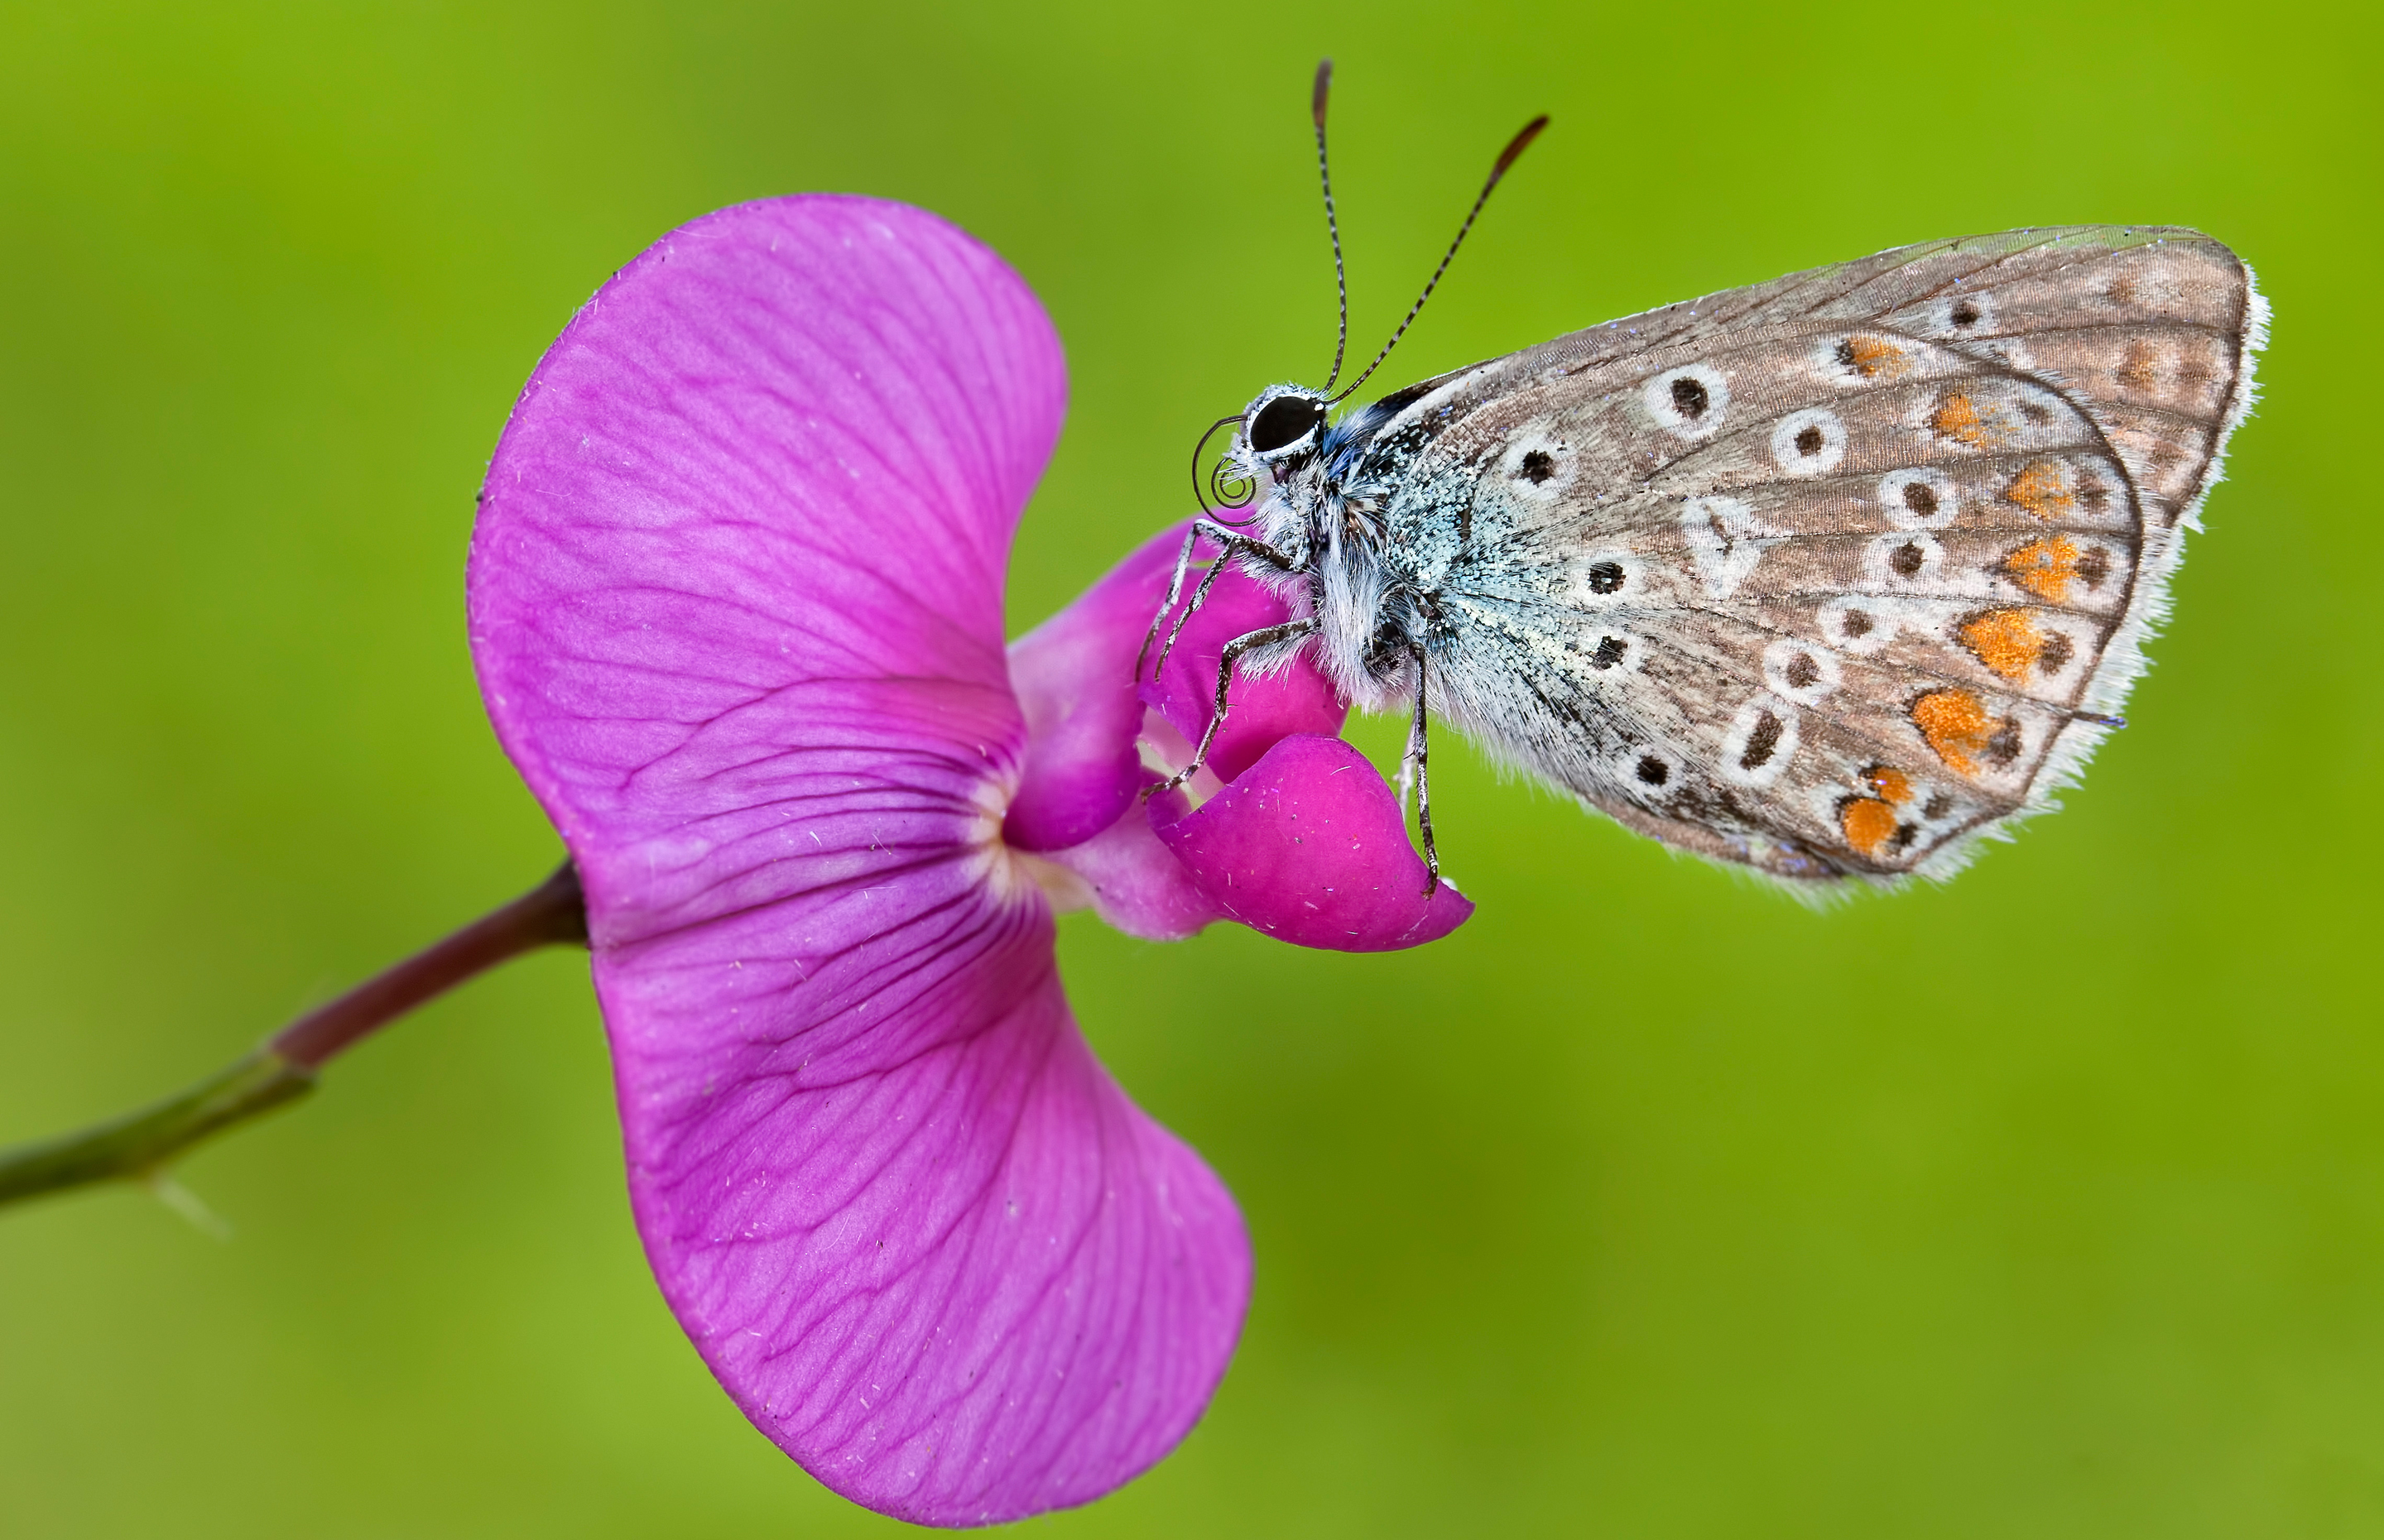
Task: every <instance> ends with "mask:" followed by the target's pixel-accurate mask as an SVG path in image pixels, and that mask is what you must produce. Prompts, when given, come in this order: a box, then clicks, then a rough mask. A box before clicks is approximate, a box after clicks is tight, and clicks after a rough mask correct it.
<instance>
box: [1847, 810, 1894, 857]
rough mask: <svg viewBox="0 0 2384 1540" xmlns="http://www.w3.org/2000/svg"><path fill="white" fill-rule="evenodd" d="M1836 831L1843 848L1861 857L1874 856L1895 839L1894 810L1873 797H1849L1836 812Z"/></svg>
mask: <svg viewBox="0 0 2384 1540" xmlns="http://www.w3.org/2000/svg"><path fill="white" fill-rule="evenodd" d="M1838 828H1839V829H1840V830H1841V831H1842V832H1844V834H1845V836H1846V844H1850V845H1852V846H1853V847H1854V848H1855V849H1856V850H1858V851H1860V852H1861V853H1862V854H1863V855H1865V856H1877V855H1878V854H1879V853H1880V852H1881V850H1884V849H1885V848H1886V847H1887V842H1888V841H1890V840H1892V839H1894V838H1895V809H1894V808H1893V807H1889V806H1888V805H1887V804H1886V803H1884V802H1881V801H1880V800H1879V799H1878V798H1877V797H1870V796H1858V797H1852V798H1849V799H1848V800H1847V802H1846V805H1845V806H1844V807H1841V808H1839V809H1838Z"/></svg>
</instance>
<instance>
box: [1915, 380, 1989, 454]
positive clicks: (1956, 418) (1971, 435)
mask: <svg viewBox="0 0 2384 1540" xmlns="http://www.w3.org/2000/svg"><path fill="white" fill-rule="evenodd" d="M1929 425H1930V426H1931V427H1932V428H1934V429H1936V431H1937V437H1940V438H1951V439H1953V440H1954V441H1955V442H1956V443H1958V444H1968V445H1969V446H1970V447H1971V448H1972V449H1977V448H1979V447H1980V446H1981V445H1983V444H1985V443H1986V441H1987V432H1986V425H1985V424H1984V423H1983V422H1981V421H1980V418H1979V409H1978V408H1977V407H1975V406H1973V405H1971V404H1970V398H1969V395H1968V393H1967V392H1965V391H1961V390H1956V391H1954V392H1952V393H1951V394H1949V395H1947V396H1946V397H1944V399H1943V400H1940V401H1939V402H1938V403H1937V411H1936V413H1935V414H1934V415H1932V416H1931V418H1930V419H1929Z"/></svg>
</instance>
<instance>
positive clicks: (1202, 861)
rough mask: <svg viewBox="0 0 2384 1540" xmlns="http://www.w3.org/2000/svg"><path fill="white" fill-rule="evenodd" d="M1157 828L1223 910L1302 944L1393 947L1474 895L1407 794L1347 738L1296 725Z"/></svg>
mask: <svg viewBox="0 0 2384 1540" xmlns="http://www.w3.org/2000/svg"><path fill="white" fill-rule="evenodd" d="M1158 827H1159V837H1160V838H1161V840H1163V841H1165V842H1166V844H1167V847H1168V848H1169V849H1171V850H1173V851H1174V852H1175V855H1176V856H1177V858H1178V859H1180V860H1181V861H1183V863H1184V864H1185V865H1186V867H1188V868H1190V869H1191V870H1192V874H1193V880H1194V881H1197V882H1198V883H1199V885H1200V887H1201V890H1202V891H1203V892H1205V893H1208V894H1209V896H1210V897H1211V898H1212V899H1214V900H1216V902H1217V904H1218V906H1220V907H1221V908H1223V910H1224V911H1225V914H1226V917H1227V918H1231V919H1237V920H1240V921H1241V922H1242V923H1243V924H1245V925H1248V926H1249V927H1250V928H1251V929H1253V930H1260V931H1263V932H1264V933H1266V934H1267V935H1271V936H1274V937H1276V938H1278V939H1279V940H1283V941H1287V942H1293V943H1294V944H1296V945H1299V946H1314V947H1323V948H1327V949H1329V950H1333V951H1337V952H1393V951H1397V950H1399V949H1400V948H1402V947H1409V946H1421V945H1422V944H1423V943H1424V942H1429V941H1437V940H1439V939H1440V938H1441V937H1443V936H1445V935H1447V934H1448V932H1450V931H1451V930H1456V929H1457V928H1458V927H1459V926H1460V925H1462V924H1464V923H1465V921H1466V918H1467V917H1469V916H1470V915H1471V914H1472V913H1473V904H1472V901H1471V900H1470V899H1468V898H1467V897H1466V896H1465V895H1464V894H1462V893H1459V892H1458V891H1457V890H1456V889H1455V888H1453V887H1451V886H1449V885H1448V884H1447V882H1443V883H1442V884H1441V885H1440V887H1439V890H1438V891H1437V892H1435V893H1434V894H1433V895H1432V897H1431V898H1430V899H1426V898H1425V897H1424V896H1423V888H1424V881H1425V873H1424V865H1423V858H1422V856H1418V855H1417V854H1416V853H1415V850H1414V849H1413V847H1411V846H1410V845H1409V844H1408V835H1407V828H1406V825H1405V822H1404V820H1403V819H1401V818H1400V817H1399V805H1398V799H1397V797H1396V796H1395V795H1392V792H1391V788H1390V787H1389V786H1388V785H1387V784H1386V783H1384V780H1383V778H1382V776H1381V775H1380V774H1378V773H1377V772H1376V771H1375V770H1374V767H1373V766H1372V764H1371V763H1369V762H1368V761H1367V759H1366V757H1365V756H1364V755H1362V754H1360V753H1359V752H1358V751H1357V750H1356V749H1354V748H1352V747H1350V746H1349V745H1347V744H1346V743H1343V742H1342V741H1341V740H1340V739H1338V738H1325V737H1319V736H1314V735H1311V734H1306V733H1302V734H1298V735H1295V736H1292V737H1288V738H1285V739H1284V740H1283V741H1282V742H1281V743H1278V744H1276V745H1274V746H1273V748H1271V749H1269V750H1267V752H1266V753H1265V755H1264V756H1263V757H1261V758H1260V760H1259V762H1258V763H1257V764H1255V765H1253V766H1251V767H1250V768H1249V769H1248V770H1245V771H1243V772H1242V773H1241V774H1240V775H1239V776H1237V777H1235V780H1234V781H1233V782H1232V783H1231V784H1230V785H1228V786H1227V787H1226V788H1225V789H1224V790H1223V792H1220V793H1219V794H1218V795H1215V796H1213V797H1211V798H1210V799H1209V800H1208V801H1207V802H1205V803H1203V804H1201V805H1200V807H1198V808H1197V809H1195V810H1194V811H1192V812H1191V813H1189V814H1187V815H1186V816H1185V817H1183V818H1181V819H1176V820H1175V821H1174V822H1172V823H1165V824H1161V825H1159V826H1158Z"/></svg>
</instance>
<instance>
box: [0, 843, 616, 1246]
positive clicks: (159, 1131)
mask: <svg viewBox="0 0 2384 1540" xmlns="http://www.w3.org/2000/svg"><path fill="white" fill-rule="evenodd" d="M564 942H577V943H578V944H580V945H583V946H584V945H586V944H587V942H588V916H587V909H586V906H585V903H584V901H583V900H582V898H581V896H580V891H579V874H578V872H577V871H576V870H574V869H572V867H571V865H570V863H568V862H565V864H564V866H563V867H562V868H561V869H559V870H557V871H556V872H555V873H554V875H553V876H552V877H550V878H548V879H547V880H546V881H544V882H542V883H540V884H539V886H538V887H536V888H534V889H532V890H531V891H530V892H528V893H524V894H523V895H522V896H521V897H519V898H517V899H515V900H514V901H513V902H512V903H511V904H508V905H506V906H504V907H503V908H502V909H498V910H496V911H495V912H494V913H491V914H489V915H485V916H483V917H482V918H479V919H477V920H475V921H473V922H472V923H471V924H469V925H467V926H466V927H465V928H464V929H462V930H458V931H456V932H455V933H454V934H453V935H452V936H449V937H448V938H446V939H445V940H444V941H441V942H438V943H437V944H436V945H433V946H431V947H429V948H428V949H427V950H425V951H422V952H418V953H416V955H413V956H411V957H408V958H407V959H406V960H405V961H404V962H402V963H400V964H398V965H397V966H396V967H392V968H390V969H388V970H387V971H386V972H383V973H380V974H379V975H377V976H375V977H374V978H371V979H366V981H365V982H364V983H361V984H359V985H357V986H356V987H355V988H354V989H352V990H350V991H349V992H347V993H345V994H343V995H341V996H340V997H339V998H338V999H337V1000H333V1001H331V1002H330V1003H329V1004H324V1005H320V1006H317V1008H316V1009H314V1010H311V1011H309V1012H307V1013H306V1014H305V1015H304V1016H300V1017H299V1018H298V1019H297V1020H295V1021H293V1022H292V1023H291V1024H290V1025H289V1026H287V1027H285V1028H283V1029H281V1030H280V1031H279V1032H277V1033H275V1034H274V1035H273V1036H272V1037H271V1038H269V1039H267V1041H265V1043H264V1044H263V1045H261V1046H260V1047H258V1048H257V1049H256V1051H255V1053H250V1054H249V1055H248V1056H247V1057H245V1058H243V1059H242V1060H240V1061H239V1062H238V1063H237V1064H234V1065H232V1066H230V1068H227V1069H223V1070H220V1071H218V1072H217V1073H216V1074H214V1075H211V1076H209V1077H208V1078H205V1079H204V1080H202V1081H200V1082H199V1083H198V1084H197V1085H195V1086H192V1088H191V1089H190V1090H186V1091H183V1092H182V1093H181V1094H180V1095H179V1096H176V1097H173V1098H171V1099H169V1100H168V1101H165V1102H161V1103H157V1104H156V1105H155V1106H154V1107H149V1108H146V1109H144V1110H143V1111H141V1112H136V1113H130V1114H128V1115H125V1116H122V1117H119V1118H116V1119H113V1120H112V1121H110V1122H106V1123H102V1124H99V1125H97V1126H95V1127H90V1128H85V1129H82V1130H81V1131H79V1132H76V1133H71V1134H68V1135H65V1136H63V1137H61V1138H58V1139H55V1140H45V1141H43V1142H42V1143H39V1144H28V1145H21V1146H19V1148H17V1149H14V1150H8V1151H0V1204H5V1203H12V1202H15V1201H19V1199H24V1198H31V1197H35V1196H38V1195H40V1194H42V1193H44V1192H59V1191H63V1190H65V1189H68V1188H74V1187H82V1186H85V1185H88V1184H90V1183H93V1182H106V1181H116V1180H146V1179H148V1178H150V1177H154V1176H155V1174H156V1173H157V1172H158V1171H159V1170H161V1169H162V1168H163V1167H165V1166H166V1165H167V1164H168V1163H169V1162H171V1161H173V1160H174V1159H176V1158H177V1157H178V1156H180V1154H181V1153H182V1152H184V1151H187V1150H189V1149H190V1148H191V1147H192V1145H194V1144H196V1143H198V1142H199V1141H200V1140H203V1139H205V1138H206V1137H207V1136H209V1135H210V1134H213V1133H216V1132H217V1131H219V1130H221V1129H224V1128H229V1127H232V1126H233V1125H234V1124H237V1123H244V1122H246V1121H248V1120H249V1119H250V1118H253V1117H255V1116H258V1115H262V1114H264V1113H267V1112H269V1111H271V1110H272V1109H273V1108H275V1107H278V1106H279V1105H281V1104H282V1103H285V1102H290V1101H293V1100H295V1099H296V1098H298V1097H301V1096H304V1095H305V1094H306V1093H307V1092H308V1091H310V1090H314V1089H315V1075H316V1072H317V1070H319V1069H320V1068H322V1066H324V1065H325V1064H326V1063H328V1062H329V1060H330V1059H331V1058H332V1057H334V1056H335V1055H337V1054H338V1053H341V1052H342V1051H343V1050H345V1049H347V1048H348V1047H350V1046H351V1045H353V1044H354V1043H355V1042H357V1041H360V1040H362V1039H364V1038H365V1037H367V1036H369V1035H370V1034H371V1033H372V1032H373V1031H375V1030H376V1029H379V1028H380V1027H383V1026H385V1025H387V1024H388V1023H390V1022H391V1021H394V1020H395V1019H397V1018H398V1017H399V1016H404V1014H405V1013H406V1012H408V1011H410V1010H412V1009H414V1007H415V1006H416V1005H419V1004H422V1003H423V1002H424V1001H426V1000H428V999H431V998H432V997H433V996H436V995H439V994H442V993H444V992H447V991H448V990H451V989H453V988H454V987H455V986H456V985H457V984H460V983H462V982H463V981H464V980H465V979H469V978H471V977H472V976H473V975H475V974H478V973H481V972H484V971H485V970H487V969H489V968H490V967H495V966H496V965H497V964H499V963H502V962H504V961H506V960H507V959H508V958H512V957H517V956H519V955H521V954H523V953H525V952H528V951H532V950H534V949H536V948H538V947H540V946H547V945H553V944H557V943H564Z"/></svg>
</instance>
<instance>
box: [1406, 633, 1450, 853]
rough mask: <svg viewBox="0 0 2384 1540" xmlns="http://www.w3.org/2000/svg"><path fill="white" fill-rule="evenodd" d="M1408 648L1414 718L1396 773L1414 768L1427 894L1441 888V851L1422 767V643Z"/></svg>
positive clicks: (1425, 745) (1426, 743)
mask: <svg viewBox="0 0 2384 1540" xmlns="http://www.w3.org/2000/svg"><path fill="white" fill-rule="evenodd" d="M1409 652H1410V653H1411V654H1413V656H1414V658H1415V666H1416V696H1415V720H1414V721H1411V722H1409V724H1408V751H1407V754H1406V756H1405V757H1404V758H1403V759H1402V760H1401V761H1400V765H1399V774H1400V779H1401V780H1405V779H1406V777H1407V771H1408V769H1409V767H1410V766H1412V767H1413V768H1414V770H1415V789H1416V828H1417V829H1418V831H1419V832H1422V835H1423V869H1424V872H1425V874H1426V875H1425V877H1424V884H1423V895H1424V896H1425V897H1426V898H1430V897H1431V896H1432V895H1433V894H1434V893H1437V892H1438V891H1439V890H1440V851H1439V849H1438V847H1436V846H1435V845H1434V844H1433V843H1432V778H1431V776H1430V774H1428V773H1427V771H1426V770H1425V768H1424V761H1425V759H1426V758H1427V757H1428V754H1429V750H1430V747H1431V740H1430V737H1429V735H1428V733H1426V732H1425V728H1424V695H1425V690H1424V684H1425V677H1424V651H1423V648H1422V647H1421V646H1417V647H1410V648H1409Z"/></svg>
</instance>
